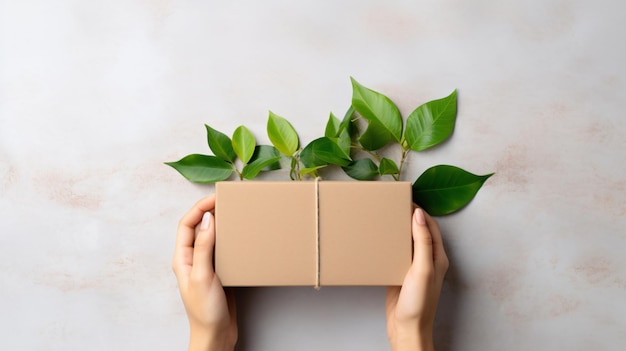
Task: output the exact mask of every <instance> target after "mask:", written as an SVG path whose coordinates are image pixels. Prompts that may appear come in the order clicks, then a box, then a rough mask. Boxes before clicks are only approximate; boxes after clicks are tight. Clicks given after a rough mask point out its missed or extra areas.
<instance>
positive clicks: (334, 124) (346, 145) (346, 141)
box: [324, 112, 351, 155]
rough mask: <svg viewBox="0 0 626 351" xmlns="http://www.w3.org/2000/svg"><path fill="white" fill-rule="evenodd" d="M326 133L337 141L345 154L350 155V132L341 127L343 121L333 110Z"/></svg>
mask: <svg viewBox="0 0 626 351" xmlns="http://www.w3.org/2000/svg"><path fill="white" fill-rule="evenodd" d="M324 135H325V136H326V137H327V138H330V139H331V140H333V141H334V142H336V143H337V145H338V146H339V148H341V150H343V152H344V154H346V155H350V142H351V140H350V133H349V132H348V129H345V128H344V129H341V121H339V118H337V117H335V115H334V114H333V113H332V112H331V113H330V117H329V118H328V122H327V123H326V130H325V131H324Z"/></svg>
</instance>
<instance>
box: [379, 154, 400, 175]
mask: <svg viewBox="0 0 626 351" xmlns="http://www.w3.org/2000/svg"><path fill="white" fill-rule="evenodd" d="M398 172H399V170H398V166H397V165H396V163H395V162H394V161H393V160H390V159H388V158H386V157H383V158H382V159H381V160H380V166H379V167H378V173H380V175H384V174H398Z"/></svg>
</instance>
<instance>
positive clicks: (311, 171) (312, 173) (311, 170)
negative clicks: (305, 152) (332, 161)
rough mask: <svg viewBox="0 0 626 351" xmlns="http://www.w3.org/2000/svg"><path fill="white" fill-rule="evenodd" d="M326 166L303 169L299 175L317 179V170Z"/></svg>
mask: <svg viewBox="0 0 626 351" xmlns="http://www.w3.org/2000/svg"><path fill="white" fill-rule="evenodd" d="M326 166H327V165H323V166H316V167H309V168H303V169H301V170H300V175H307V174H308V175H310V176H311V177H317V170H319V169H321V168H324V167H326Z"/></svg>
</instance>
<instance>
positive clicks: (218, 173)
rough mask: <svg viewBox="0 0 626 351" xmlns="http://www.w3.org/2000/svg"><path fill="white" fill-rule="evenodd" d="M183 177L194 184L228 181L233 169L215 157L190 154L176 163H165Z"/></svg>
mask: <svg viewBox="0 0 626 351" xmlns="http://www.w3.org/2000/svg"><path fill="white" fill-rule="evenodd" d="M165 164H166V165H168V166H171V167H172V168H174V169H175V170H177V171H178V172H179V173H180V174H182V175H183V177H185V178H187V179H188V180H189V181H192V182H194V183H215V182H218V181H221V180H225V179H228V177H230V176H231V174H232V173H233V167H232V166H231V165H230V164H228V163H227V162H226V161H224V160H222V159H219V158H217V157H215V156H209V155H198V154H192V155H187V156H185V157H183V158H182V159H180V160H179V161H176V162H166V163H165Z"/></svg>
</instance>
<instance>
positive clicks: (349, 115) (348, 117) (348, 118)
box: [338, 105, 354, 134]
mask: <svg viewBox="0 0 626 351" xmlns="http://www.w3.org/2000/svg"><path fill="white" fill-rule="evenodd" d="M353 118H354V107H353V106H352V105H350V107H349V108H348V111H346V114H345V115H344V116H343V119H342V120H341V123H339V130H338V131H339V132H341V131H343V130H345V129H347V130H348V134H350V127H351V125H352V123H351V122H352V120H353Z"/></svg>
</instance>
